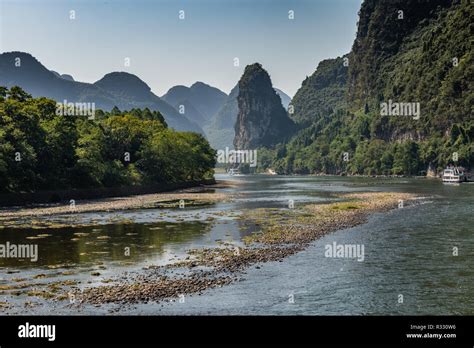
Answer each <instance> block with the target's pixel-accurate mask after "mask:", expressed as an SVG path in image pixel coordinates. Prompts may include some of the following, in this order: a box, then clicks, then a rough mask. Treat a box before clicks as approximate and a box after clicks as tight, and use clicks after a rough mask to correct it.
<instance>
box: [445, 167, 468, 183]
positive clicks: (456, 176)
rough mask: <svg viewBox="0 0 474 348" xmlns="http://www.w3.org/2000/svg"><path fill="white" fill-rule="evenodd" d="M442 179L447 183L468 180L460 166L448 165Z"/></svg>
mask: <svg viewBox="0 0 474 348" xmlns="http://www.w3.org/2000/svg"><path fill="white" fill-rule="evenodd" d="M442 179H443V182H447V183H459V182H463V181H466V176H465V175H464V172H463V171H462V170H461V169H460V168H458V167H448V168H446V169H445V170H444V171H443V176H442Z"/></svg>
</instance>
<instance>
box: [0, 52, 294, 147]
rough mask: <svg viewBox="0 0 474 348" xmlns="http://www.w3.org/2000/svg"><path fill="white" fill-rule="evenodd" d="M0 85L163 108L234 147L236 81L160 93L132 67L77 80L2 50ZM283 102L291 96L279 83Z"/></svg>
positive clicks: (215, 141) (108, 105)
mask: <svg viewBox="0 0 474 348" xmlns="http://www.w3.org/2000/svg"><path fill="white" fill-rule="evenodd" d="M0 85H1V86H6V87H12V86H15V85H17V86H20V87H22V88H23V89H24V90H25V91H26V92H28V93H30V94H31V95H33V96H34V97H47V98H51V99H54V100H56V101H58V102H61V101H64V100H67V101H69V102H94V103H95V106H96V108H97V109H103V110H106V111H110V110H112V108H113V107H114V106H116V107H118V108H119V109H120V110H130V109H133V108H142V109H143V108H149V109H150V110H156V111H160V112H161V113H162V114H163V116H164V117H165V120H166V122H167V123H168V125H169V126H170V127H171V128H174V129H176V130H182V131H194V132H198V133H201V134H204V135H206V137H207V138H208V140H209V142H210V144H211V146H212V147H214V148H216V149H221V148H225V147H226V146H228V147H230V148H231V147H232V146H233V140H234V126H235V123H236V120H237V113H238V106H237V96H238V93H239V89H238V86H237V85H236V86H235V87H234V88H233V89H232V91H231V93H230V95H227V94H226V93H224V92H223V91H221V90H219V89H218V88H215V87H212V86H210V85H208V84H205V83H203V82H199V81H198V82H196V83H194V84H193V85H191V86H190V87H187V86H181V85H178V86H174V87H172V88H170V89H169V90H168V92H167V93H166V94H164V95H163V96H162V97H161V98H160V97H158V96H157V95H155V94H154V93H153V92H152V91H151V88H150V87H149V86H148V85H147V84H146V83H145V82H144V81H142V80H141V79H140V78H139V77H137V76H135V75H133V74H130V73H127V72H111V73H109V74H106V75H105V76H104V77H102V78H101V79H100V80H98V81H96V82H94V83H84V82H79V81H76V80H75V79H74V78H73V76H71V75H69V74H60V73H58V72H56V71H54V70H49V69H47V68H46V67H45V66H44V65H43V64H41V63H40V62H39V61H38V60H37V59H36V58H35V57H33V56H32V55H31V54H29V53H25V52H6V53H2V54H0ZM275 91H276V92H277V94H278V95H279V96H280V99H281V103H282V105H283V106H284V107H285V109H286V108H288V104H289V103H290V100H291V98H290V97H289V96H288V95H287V94H285V93H284V92H283V91H281V90H280V89H277V88H275Z"/></svg>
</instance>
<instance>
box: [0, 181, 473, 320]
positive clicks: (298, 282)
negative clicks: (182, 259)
mask: <svg viewBox="0 0 474 348" xmlns="http://www.w3.org/2000/svg"><path fill="white" fill-rule="evenodd" d="M217 179H231V180H238V181H241V185H239V186H238V187H236V188H227V189H219V190H222V191H228V192H232V191H236V192H237V193H238V194H239V195H238V196H237V198H236V199H235V200H234V201H232V202H230V203H218V204H215V205H213V206H210V207H206V208H185V209H146V210H138V211H124V212H118V213H117V212H113V213H99V214H97V213H95V214H83V215H81V216H80V220H84V221H90V220H93V221H94V226H91V227H78V228H61V229H46V230H41V229H28V230H18V229H8V228H4V229H0V244H2V243H6V242H7V241H8V242H10V243H18V244H21V243H37V244H38V249H39V259H38V261H37V262H34V263H33V262H30V261H29V260H23V261H19V260H12V259H0V287H1V286H2V285H3V286H4V287H5V286H8V285H9V284H13V283H14V284H28V286H26V285H25V287H24V289H23V290H25V289H26V290H28V289H29V287H30V288H31V286H33V288H34V283H35V282H38V283H44V282H45V281H50V282H51V281H64V280H74V281H79V282H80V283H81V284H83V285H84V286H91V285H94V284H100V283H101V281H102V280H103V279H106V278H108V277H111V276H114V275H118V274H121V273H123V272H125V271H133V270H139V269H140V268H142V267H144V266H147V265H151V264H155V265H156V264H163V263H168V262H172V261H173V259H174V258H176V257H179V256H182V255H183V254H184V253H185V251H186V250H189V249H192V248H200V247H205V246H215V245H218V244H219V243H220V242H222V241H227V242H231V243H234V244H236V245H238V244H240V243H241V242H240V240H241V238H242V237H243V236H245V235H247V234H249V233H251V232H252V229H253V228H252V226H249V225H247V224H245V223H244V221H245V216H244V215H245V210H247V209H254V208H260V207H277V208H278V207H281V208H284V207H287V206H288V202H289V201H290V200H293V201H294V204H295V207H297V206H298V205H299V204H305V203H308V202H321V203H324V202H329V201H331V200H333V199H334V197H333V196H331V193H334V192H355V191H399V192H410V193H416V194H418V195H419V196H420V197H421V198H420V199H418V200H417V201H416V202H415V204H410V205H407V206H405V207H404V208H403V209H396V210H393V211H391V212H389V213H384V214H376V215H374V216H372V217H371V218H370V220H369V222H368V223H367V224H364V225H361V226H357V227H355V228H351V229H347V230H341V231H338V232H335V233H332V234H329V235H326V236H325V237H323V238H321V239H319V240H317V241H315V242H314V243H313V244H312V245H311V246H310V247H309V248H307V249H306V250H305V251H303V252H300V253H298V254H296V255H293V256H290V257H288V258H286V259H285V260H284V261H283V262H271V263H267V264H263V265H259V266H258V267H259V268H256V267H253V268H251V269H249V270H248V271H247V272H246V273H245V274H244V276H243V280H241V281H239V282H236V283H233V284H230V285H228V286H225V287H223V288H218V289H211V290H208V291H206V292H205V293H204V294H203V295H201V296H189V297H187V298H186V300H185V303H179V302H172V303H160V304H146V305H138V306H133V307H130V308H127V309H126V310H122V311H121V312H120V313H123V314H129V313H131V314H134V313H137V314H270V315H293V314H297V315H300V314H312V315H330V314H347V315H350V314H402V315H403V314H406V315H409V314H414V315H416V314H471V315H472V314H474V184H470V183H463V184H461V185H444V184H442V183H441V182H440V181H438V180H428V179H416V178H390V179H389V178H348V177H309V176H300V177H295V176H292V177H290V176H288V177H284V176H238V177H232V178H229V177H227V176H217ZM117 216H120V218H124V219H127V220H128V221H129V222H132V223H128V224H122V223H113V222H112V221H114V218H116V217H117ZM70 218H71V217H70V216H61V217H58V218H57V219H58V221H61V220H63V221H67V219H70ZM76 218H77V216H76ZM38 235H47V236H46V237H43V238H39V239H35V236H38ZM333 242H336V243H338V244H359V245H363V246H364V250H365V259H364V261H363V262H358V261H357V259H349V258H346V259H343V258H327V257H325V255H324V251H325V246H326V245H327V244H332V243H333ZM125 247H129V248H130V250H131V253H130V256H126V255H124V252H123V250H124V248H125ZM456 251H457V253H456ZM456 255H457V256H456ZM92 273H95V275H91V274H92ZM98 274H99V275H98ZM26 290H25V291H24V292H26ZM24 292H21V291H20V292H18V291H16V292H15V291H13V292H9V291H3V292H0V301H6V302H11V303H14V304H15V306H13V307H12V308H10V309H9V310H6V311H3V313H6V314H11V313H12V314H13V313H16V314H21V313H25V312H28V313H33V314H34V313H38V314H49V313H51V314H57V313H69V314H74V313H77V314H87V313H89V314H99V313H108V310H110V308H107V307H104V308H95V307H94V308H83V309H80V310H77V309H71V308H68V307H67V306H66V303H57V304H49V303H48V302H47V301H44V300H42V299H37V300H36V301H37V304H36V305H35V306H32V307H31V308H30V309H25V306H24V304H25V302H27V301H31V295H29V296H27V295H26V294H25V293H24ZM2 299H3V300H2ZM0 313H2V311H0Z"/></svg>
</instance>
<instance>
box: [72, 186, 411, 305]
mask: <svg viewBox="0 0 474 348" xmlns="http://www.w3.org/2000/svg"><path fill="white" fill-rule="evenodd" d="M339 198H340V199H341V200H342V201H341V202H336V203H331V204H309V205H305V206H302V207H299V208H295V209H268V208H267V209H265V208H264V209H257V210H251V211H247V212H245V214H243V215H244V216H245V221H248V222H251V223H253V224H256V225H257V226H260V230H259V231H258V232H256V233H254V234H252V235H250V236H248V237H247V238H246V239H245V247H237V246H235V245H233V244H230V243H227V244H223V245H222V246H221V247H218V248H207V249H195V250H189V252H188V256H187V257H186V258H184V259H182V260H180V261H178V262H176V263H173V264H168V265H165V266H156V267H153V266H152V267H147V268H146V269H143V270H142V271H140V272H135V273H133V272H132V273H128V274H127V275H125V276H123V277H120V278H119V279H116V280H114V281H113V282H112V283H111V284H110V285H109V284H108V285H103V286H97V287H90V288H86V289H83V290H79V289H76V290H75V291H73V294H74V298H75V299H77V300H78V301H77V302H76V303H75V304H74V305H82V304H94V305H101V304H104V303H119V304H133V303H144V302H149V301H157V302H159V301H162V300H165V299H178V298H181V297H182V296H186V295H190V294H201V293H202V292H203V291H205V290H206V289H209V288H214V287H220V286H224V285H226V284H228V283H230V282H233V281H236V280H238V279H239V278H240V276H241V275H242V274H243V272H244V271H245V269H247V268H248V267H251V266H253V265H255V266H256V267H257V268H258V267H259V266H258V264H259V263H263V262H268V261H280V262H282V260H283V258H285V257H287V256H289V255H292V254H294V253H296V252H298V251H301V250H303V249H304V248H306V247H307V246H308V245H309V243H311V242H312V241H314V240H316V239H318V238H320V237H321V236H323V235H325V234H327V233H330V232H334V231H336V230H339V229H344V228H350V227H353V226H356V225H360V224H363V223H365V222H366V221H367V218H368V217H369V216H370V215H371V214H373V213H379V212H385V211H388V210H390V209H394V208H397V207H398V208H400V207H405V206H406V205H407V204H408V202H409V201H410V200H412V199H414V198H415V197H414V196H413V195H411V194H405V193H377V192H372V193H353V194H344V195H340V196H339ZM400 203H402V204H400Z"/></svg>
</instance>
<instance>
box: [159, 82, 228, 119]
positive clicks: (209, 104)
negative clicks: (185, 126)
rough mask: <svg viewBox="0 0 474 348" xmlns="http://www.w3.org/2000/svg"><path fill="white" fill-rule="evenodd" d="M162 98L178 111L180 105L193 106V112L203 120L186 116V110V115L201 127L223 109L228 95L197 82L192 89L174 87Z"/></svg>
mask: <svg viewBox="0 0 474 348" xmlns="http://www.w3.org/2000/svg"><path fill="white" fill-rule="evenodd" d="M161 98H162V99H163V100H165V101H166V102H168V103H169V104H171V105H173V106H175V108H177V109H179V105H181V104H184V103H187V105H188V106H190V105H192V106H193V108H194V110H193V111H194V112H196V111H197V112H198V113H199V116H200V117H202V120H195V119H193V118H191V117H190V115H186V108H185V111H184V112H185V115H186V116H187V117H188V118H190V119H192V120H194V121H195V122H197V123H198V124H199V125H200V126H204V124H205V123H206V122H207V121H209V120H210V119H211V118H212V117H213V116H214V114H215V113H216V112H217V111H218V110H219V109H220V108H221V106H222V104H223V103H224V101H225V100H226V98H227V94H225V93H224V92H222V91H221V90H220V89H217V88H215V87H212V86H209V85H207V84H205V83H202V82H196V83H194V84H193V85H192V86H191V87H186V86H174V87H172V88H170V90H169V91H168V92H167V93H166V94H165V95H163V96H162V97H161Z"/></svg>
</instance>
